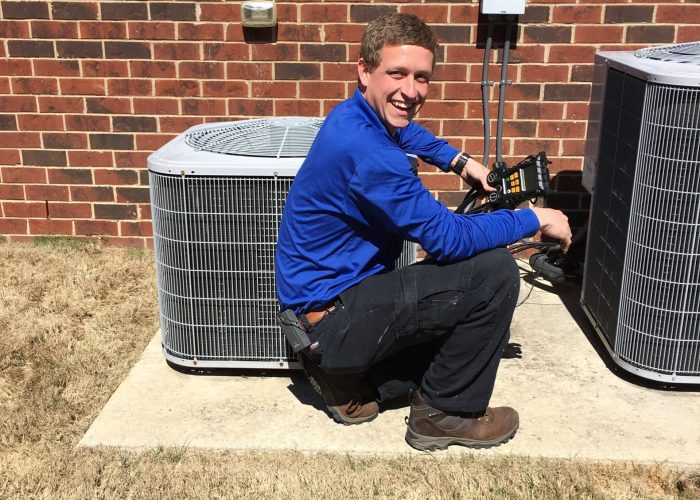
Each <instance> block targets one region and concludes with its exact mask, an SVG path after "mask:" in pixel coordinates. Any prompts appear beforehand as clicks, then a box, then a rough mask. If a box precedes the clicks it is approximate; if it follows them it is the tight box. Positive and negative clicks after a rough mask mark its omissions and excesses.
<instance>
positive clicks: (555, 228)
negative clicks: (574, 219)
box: [532, 207, 571, 253]
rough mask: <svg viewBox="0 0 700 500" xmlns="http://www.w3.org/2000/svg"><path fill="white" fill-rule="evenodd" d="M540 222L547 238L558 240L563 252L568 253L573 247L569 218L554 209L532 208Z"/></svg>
mask: <svg viewBox="0 0 700 500" xmlns="http://www.w3.org/2000/svg"><path fill="white" fill-rule="evenodd" d="M532 211H533V212H535V215H536V216H537V219H538V220H539V221H540V231H542V234H544V235H546V236H550V237H552V238H556V239H557V240H559V241H560V242H561V251H562V252H563V253H566V252H567V251H568V250H569V246H570V245H571V227H569V218H568V217H567V216H566V215H564V214H563V213H562V212H561V211H560V210H554V209H553V208H540V207H532Z"/></svg>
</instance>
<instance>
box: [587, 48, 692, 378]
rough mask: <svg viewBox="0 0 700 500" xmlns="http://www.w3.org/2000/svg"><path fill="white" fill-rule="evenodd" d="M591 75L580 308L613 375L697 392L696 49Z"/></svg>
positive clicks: (614, 57) (609, 58) (653, 55)
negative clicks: (592, 130)
mask: <svg viewBox="0 0 700 500" xmlns="http://www.w3.org/2000/svg"><path fill="white" fill-rule="evenodd" d="M595 74H596V75H597V76H596V77H595V78H594V80H595V81H594V85H593V95H594V100H593V101H594V102H593V103H592V107H591V122H590V123H589V126H590V125H591V123H592V124H593V125H595V127H597V128H598V130H597V133H596V134H593V139H594V140H593V141H592V142H591V144H593V147H592V148H590V151H589V153H590V154H587V156H588V158H587V160H586V168H585V169H584V185H586V187H587V188H589V189H591V188H592V191H593V199H592V204H591V212H590V219H589V234H588V243H587V250H586V258H585V268H584V280H583V291H582V296H581V304H582V305H583V308H584V311H585V312H586V314H587V315H588V317H589V319H590V320H591V322H592V324H593V326H594V327H595V329H596V331H597V332H598V334H599V335H600V337H601V339H602V340H603V342H604V344H605V346H606V348H607V349H608V351H609V353H610V354H611V355H612V359H613V361H614V362H615V363H616V364H618V365H619V366H621V367H622V368H623V369H624V370H626V371H628V372H630V373H633V374H635V375H638V376H640V377H643V378H647V379H651V380H655V381H662V382H671V383H678V384H680V383H690V384H697V383H700V42H696V43H690V44H681V45H672V46H666V47H656V48H652V49H644V50H639V51H636V52H601V53H598V54H596V71H595ZM595 96H598V98H599V99H596V98H595ZM589 140H590V139H589Z"/></svg>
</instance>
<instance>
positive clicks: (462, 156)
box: [450, 153, 471, 176]
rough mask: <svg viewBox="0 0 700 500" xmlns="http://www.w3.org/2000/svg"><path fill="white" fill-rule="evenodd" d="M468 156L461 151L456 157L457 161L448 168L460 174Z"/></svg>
mask: <svg viewBox="0 0 700 500" xmlns="http://www.w3.org/2000/svg"><path fill="white" fill-rule="evenodd" d="M469 158H471V156H469V155H468V154H467V153H462V154H460V155H459V158H457V161H456V162H455V164H454V165H453V166H451V167H450V169H451V170H452V171H453V172H454V173H455V174H457V175H460V176H461V175H462V172H463V171H464V166H465V165H466V164H467V162H468V161H469Z"/></svg>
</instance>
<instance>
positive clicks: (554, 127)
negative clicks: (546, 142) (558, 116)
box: [537, 120, 586, 139]
mask: <svg viewBox="0 0 700 500" xmlns="http://www.w3.org/2000/svg"><path fill="white" fill-rule="evenodd" d="M585 132H586V124H585V123H584V122H570V121H550V120H547V121H542V122H540V125H539V130H538V133H537V137H542V138H547V137H551V138H556V139H561V138H569V137H576V138H580V137H584V136H585Z"/></svg>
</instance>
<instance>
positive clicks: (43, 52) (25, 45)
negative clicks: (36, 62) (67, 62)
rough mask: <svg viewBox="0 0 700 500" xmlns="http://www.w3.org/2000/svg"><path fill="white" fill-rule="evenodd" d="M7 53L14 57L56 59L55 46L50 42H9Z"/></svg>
mask: <svg viewBox="0 0 700 500" xmlns="http://www.w3.org/2000/svg"><path fill="white" fill-rule="evenodd" d="M7 51H8V53H9V54H10V55H11V56H12V57H54V56H55V55H56V54H55V52H54V45H53V42H52V41H49V40H8V42H7Z"/></svg>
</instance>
